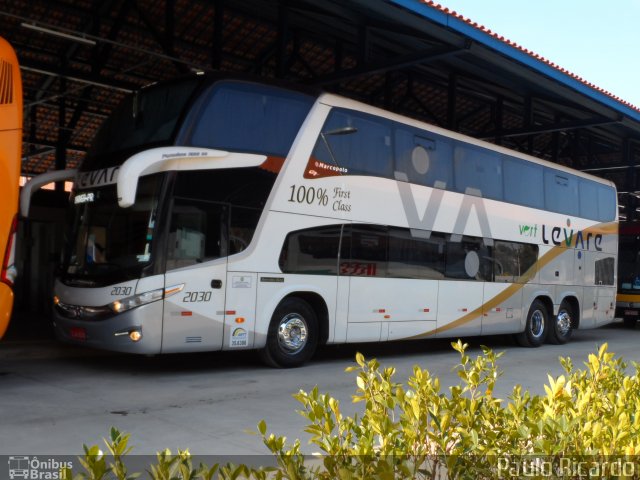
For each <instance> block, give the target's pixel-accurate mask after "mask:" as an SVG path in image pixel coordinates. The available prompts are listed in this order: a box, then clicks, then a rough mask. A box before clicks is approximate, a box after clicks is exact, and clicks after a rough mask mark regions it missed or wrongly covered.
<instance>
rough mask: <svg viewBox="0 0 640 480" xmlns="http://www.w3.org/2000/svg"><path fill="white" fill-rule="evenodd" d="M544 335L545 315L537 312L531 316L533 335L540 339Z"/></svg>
mask: <svg viewBox="0 0 640 480" xmlns="http://www.w3.org/2000/svg"><path fill="white" fill-rule="evenodd" d="M543 333H544V315H543V314H542V312H541V311H540V310H536V311H535V312H533V315H531V334H532V335H533V336H534V337H536V338H537V337H540V336H541V335H542V334H543Z"/></svg>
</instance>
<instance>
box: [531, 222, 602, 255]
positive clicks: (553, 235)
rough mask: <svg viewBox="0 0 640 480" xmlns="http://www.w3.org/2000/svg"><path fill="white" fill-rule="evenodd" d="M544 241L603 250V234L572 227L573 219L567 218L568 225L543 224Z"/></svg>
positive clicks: (558, 244) (568, 246) (546, 243)
mask: <svg viewBox="0 0 640 480" xmlns="http://www.w3.org/2000/svg"><path fill="white" fill-rule="evenodd" d="M542 242H543V243H544V244H545V245H549V244H550V243H552V244H553V245H556V246H561V245H564V246H565V247H567V248H571V247H573V248H580V249H582V250H590V249H591V248H592V247H593V248H595V249H596V250H597V251H598V252H601V251H602V234H601V233H596V234H593V233H592V232H585V231H582V230H578V231H575V230H574V229H573V228H571V220H570V219H567V226H566V227H553V228H550V227H547V226H546V225H542Z"/></svg>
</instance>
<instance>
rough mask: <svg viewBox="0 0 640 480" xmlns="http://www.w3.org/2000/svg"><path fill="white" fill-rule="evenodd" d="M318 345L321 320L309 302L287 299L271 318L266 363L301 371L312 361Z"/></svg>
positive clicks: (265, 355)
mask: <svg viewBox="0 0 640 480" xmlns="http://www.w3.org/2000/svg"><path fill="white" fill-rule="evenodd" d="M317 345H318V318H317V316H316V313H315V312H314V310H313V308H311V307H310V306H309V304H308V303H307V302H305V301H304V300H301V299H299V298H296V297H289V298H285V299H284V300H283V301H282V302H281V303H280V305H278V308H276V310H275V312H273V316H272V317H271V323H270V324H269V331H268V333H267V344H266V345H265V347H264V348H263V349H262V350H260V357H261V358H262V360H263V361H264V362H265V363H266V364H267V365H270V366H272V367H279V368H291V367H299V366H300V365H302V364H304V363H305V362H306V361H307V360H309V359H310V358H311V356H312V355H313V354H314V352H315V350H316V347H317Z"/></svg>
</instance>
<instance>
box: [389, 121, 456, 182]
mask: <svg viewBox="0 0 640 480" xmlns="http://www.w3.org/2000/svg"><path fill="white" fill-rule="evenodd" d="M452 155H453V153H452V148H451V141H450V140H447V139H445V138H443V137H440V136H439V135H436V134H433V133H431V132H426V131H422V130H417V129H414V128H410V127H405V126H402V125H397V126H396V128H395V170H396V172H398V173H400V174H404V175H406V177H407V180H408V181H409V182H411V183H417V184H418V185H426V186H428V187H434V186H436V182H438V184H439V185H440V186H441V188H451V187H452V185H453V168H452ZM396 178H398V175H397V174H396Z"/></svg>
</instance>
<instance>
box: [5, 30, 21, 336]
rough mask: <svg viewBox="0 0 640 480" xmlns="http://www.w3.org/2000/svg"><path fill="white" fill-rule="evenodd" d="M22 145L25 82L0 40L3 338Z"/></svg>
mask: <svg viewBox="0 0 640 480" xmlns="http://www.w3.org/2000/svg"><path fill="white" fill-rule="evenodd" d="M21 145H22V82H21V80H20V67H19V66H18V58H17V57H16V52H15V51H14V50H13V48H12V47H11V45H9V43H8V42H7V41H6V40H4V39H3V38H2V37H0V255H2V256H1V257H0V259H1V260H2V270H0V338H1V337H2V336H3V335H4V333H5V331H6V330H7V326H8V325H9V318H10V317H11V310H12V308H13V282H14V280H15V278H16V273H17V272H16V267H15V262H14V258H15V239H16V227H17V223H18V217H17V213H18V190H19V186H18V184H19V181H20V152H21Z"/></svg>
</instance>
